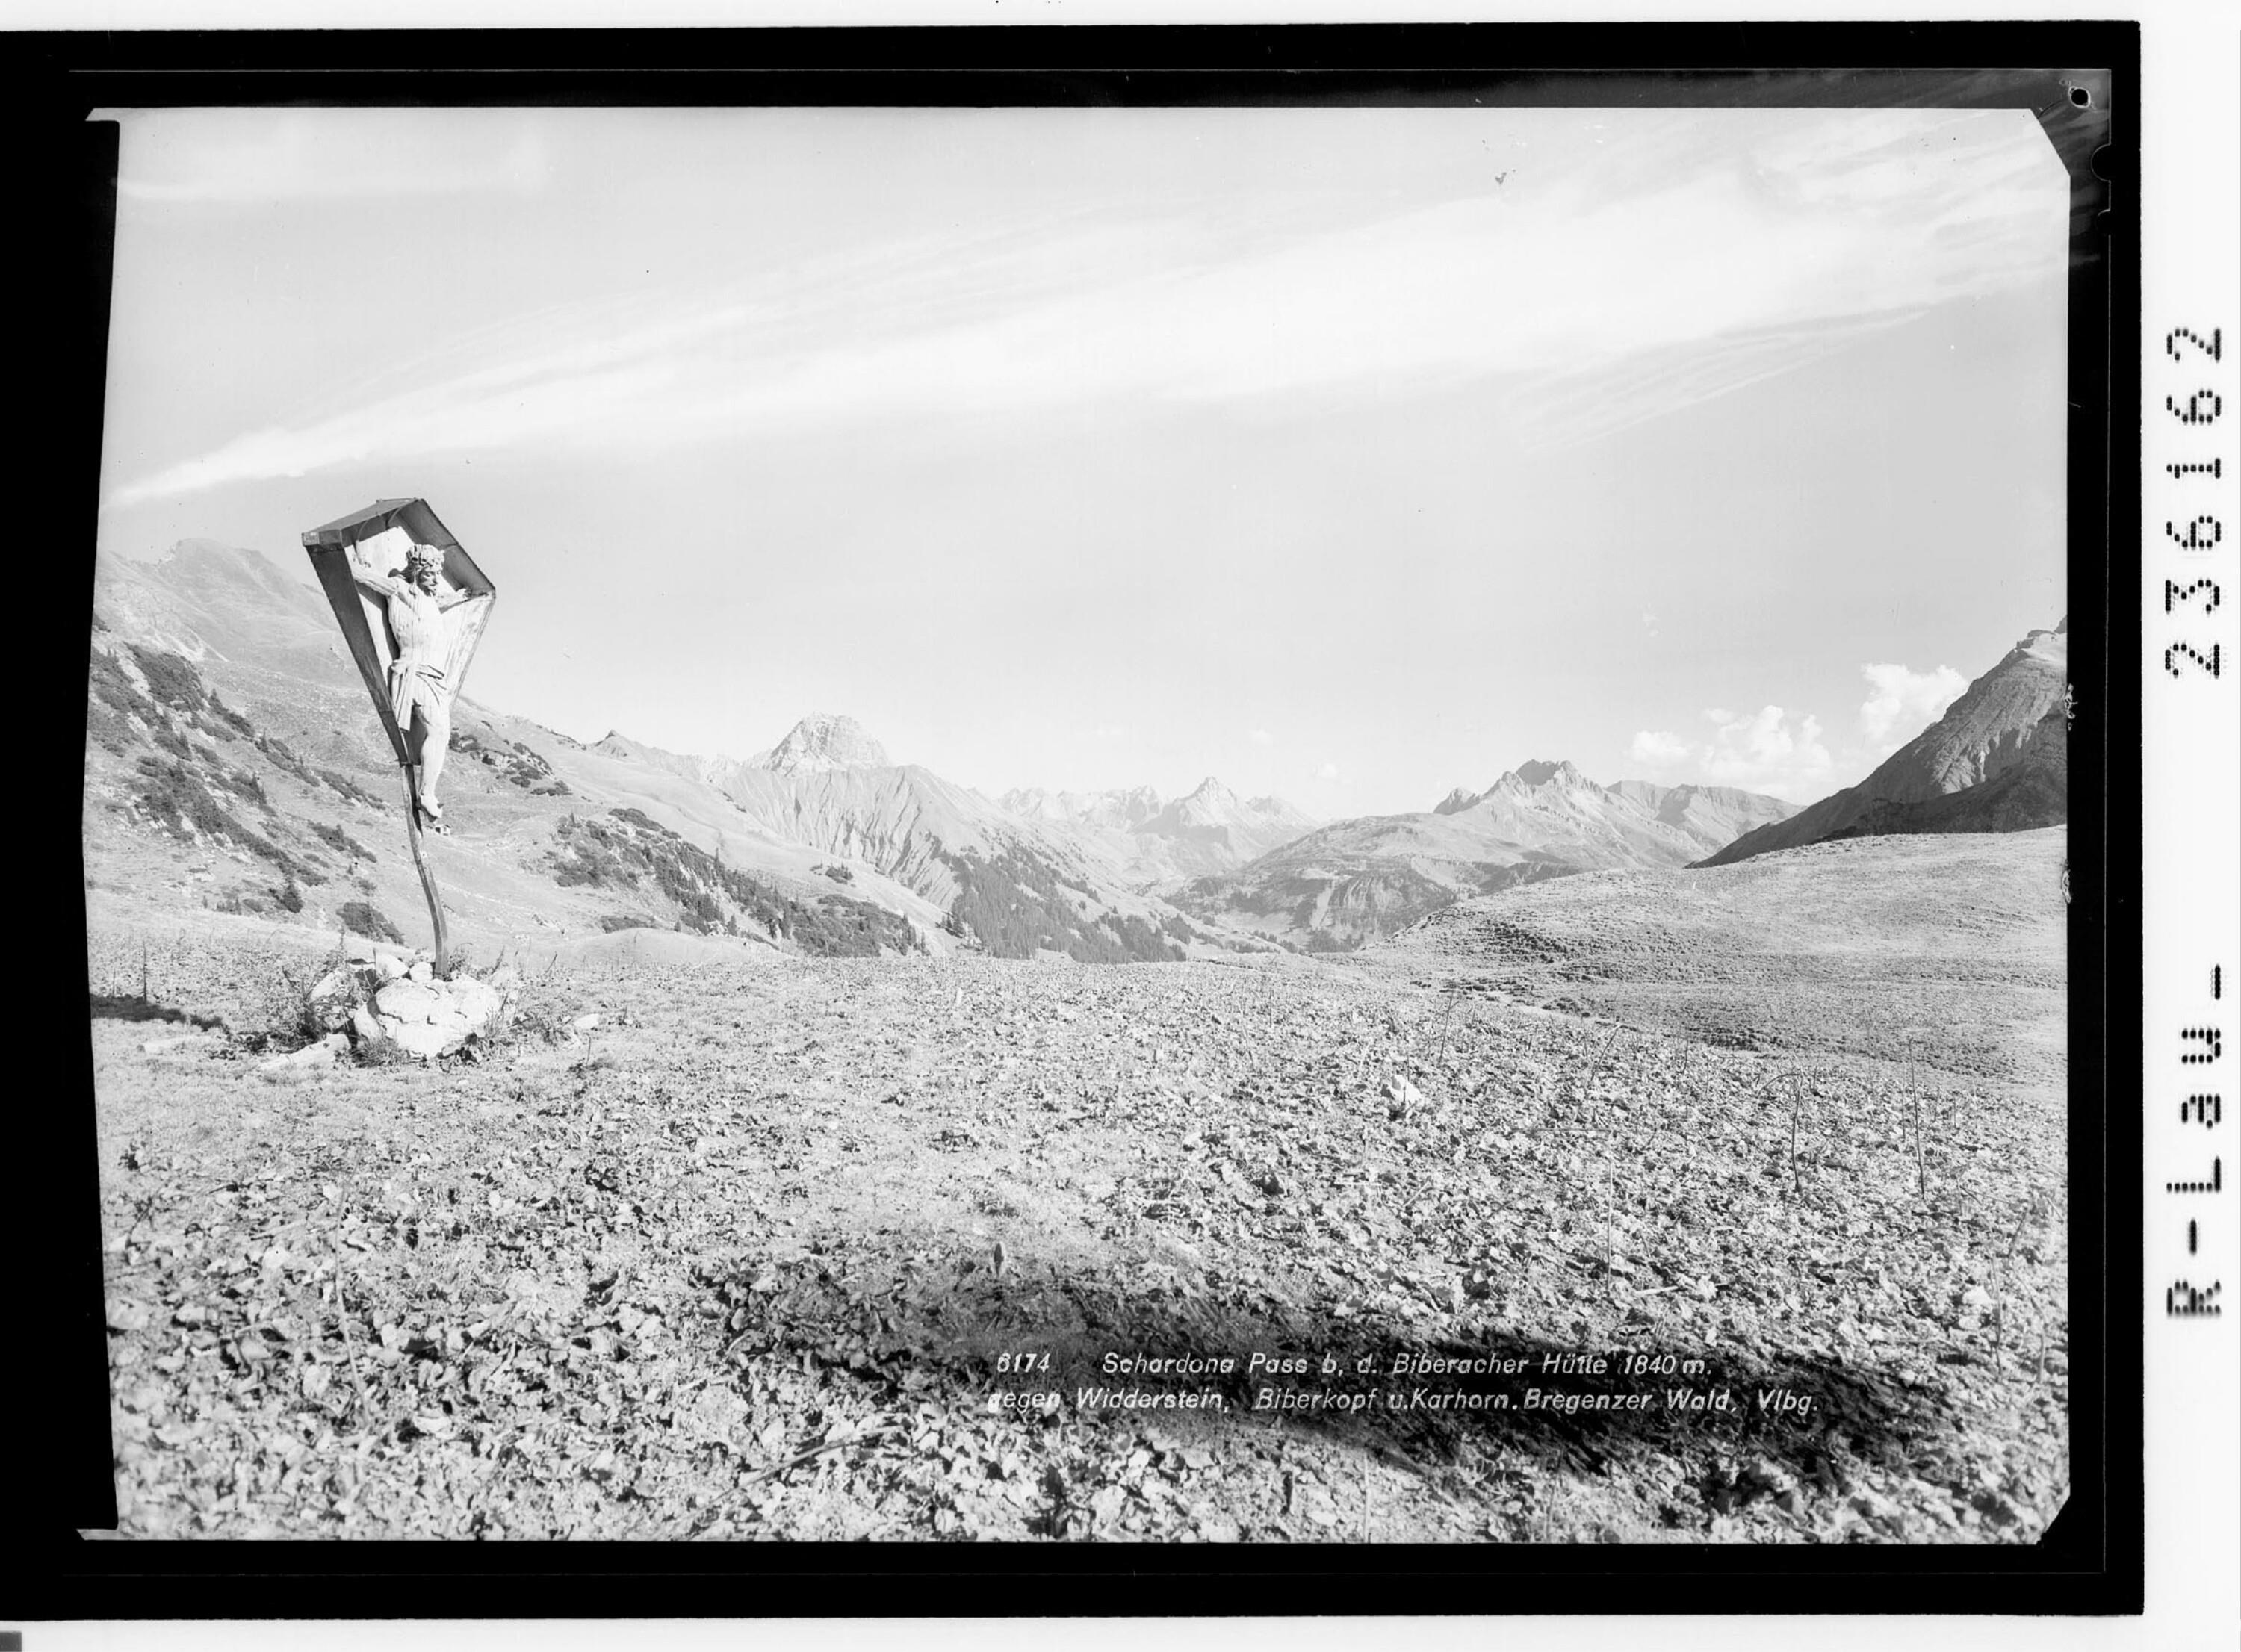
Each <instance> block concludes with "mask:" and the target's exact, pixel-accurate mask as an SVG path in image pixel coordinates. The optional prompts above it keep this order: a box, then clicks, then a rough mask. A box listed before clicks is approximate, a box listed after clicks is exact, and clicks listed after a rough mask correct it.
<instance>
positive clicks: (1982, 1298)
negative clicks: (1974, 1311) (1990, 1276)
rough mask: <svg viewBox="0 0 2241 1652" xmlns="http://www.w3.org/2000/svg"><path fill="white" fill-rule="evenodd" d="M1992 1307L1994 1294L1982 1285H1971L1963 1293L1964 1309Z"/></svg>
mask: <svg viewBox="0 0 2241 1652" xmlns="http://www.w3.org/2000/svg"><path fill="white" fill-rule="evenodd" d="M1991 1305H1992V1294H1991V1292H1990V1291H1988V1290H1986V1289H1985V1288H1984V1287H1983V1286H1982V1285H1971V1286H1970V1287H1969V1288H1968V1289H1967V1290H1965V1291H1963V1292H1962V1293H1961V1306H1962V1307H1963V1308H1990V1307H1991Z"/></svg>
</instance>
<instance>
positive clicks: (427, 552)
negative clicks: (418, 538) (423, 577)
mask: <svg viewBox="0 0 2241 1652" xmlns="http://www.w3.org/2000/svg"><path fill="white" fill-rule="evenodd" d="M423 563H425V564H426V565H428V566H430V567H431V568H434V569H436V570H437V571H438V572H442V571H443V566H444V553H443V552H440V551H438V549H436V547H435V546H434V545H414V546H413V547H412V548H411V550H410V551H408V552H405V566H406V567H408V568H417V567H418V566H420V565H422V564H423Z"/></svg>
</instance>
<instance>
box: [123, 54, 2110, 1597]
mask: <svg viewBox="0 0 2241 1652" xmlns="http://www.w3.org/2000/svg"><path fill="white" fill-rule="evenodd" d="M2056 70H2063V71H2069V70H2077V72H2076V73H2074V74H2071V75H2070V77H2069V78H2066V79H2059V80H2057V79H2056V78H2054V75H2055V73H2056ZM2033 74H2034V75H2035V76H2036V77H2035V78H2030V84H2031V85H2034V86H2037V85H2042V84H2044V85H2046V86H2050V87H2053V88H2055V89H2056V90H2055V91H2054V93H2053V94H2052V95H2051V96H2050V100H2049V103H2050V106H2049V107H2046V108H2043V109H2034V108H2032V107H2030V106H2029V105H2028V104H2026V103H2024V101H2022V100H2020V99H2017V98H2007V97H2002V96H1999V95H1997V90H1998V89H1997V86H1995V87H1993V88H1992V90H1990V91H1987V90H1985V87H1984V85H1983V84H1979V82H1980V81H1982V82H1989V81H1990V80H1995V79H1997V77H1974V78H1972V77H1962V76H1956V77H1948V78H1947V79H1945V80H1940V81H1937V82H1936V84H1930V83H1929V82H1927V81H1925V82H1923V83H1921V84H1915V83H1909V82H1904V81H1903V80H1900V81H1897V82H1893V81H1892V78H1891V77H1884V79H1883V81H1879V82H1876V84H1875V85H1872V86H1868V85H1857V84H1850V83H1848V82H1847V81H1846V78H1845V77H1844V76H1843V75H1830V76H1823V77H1817V78H1816V81H1815V84H1814V86H1813V88H1812V95H1811V96H1802V95H1801V96H1796V97H1789V96H1783V95H1782V94H1781V91H1780V89H1776V91H1774V92H1768V91H1766V90H1763V89H1755V88H1754V86H1753V84H1751V83H1749V81H1748V80H1747V79H1746V80H1742V81H1739V82H1738V83H1737V84H1736V90H1735V92H1734V95H1732V96H1729V95H1726V94H1725V93H1723V92H1721V91H1720V90H1717V89H1716V88H1715V89H1713V90H1706V91H1703V92H1702V95H1695V94H1692V95H1690V96H1689V97H1678V98H1676V97H1665V98H1662V99H1660V98H1656V97H1642V96H1639V95H1635V93H1634V92H1631V91H1629V90H1628V89H1627V88H1625V87H1618V86H1612V87H1608V88H1607V87H1605V86H1604V85H1603V84H1602V83H1601V82H1600V81H1598V80H1597V79H1596V78H1595V77H1592V76H1584V75H1583V76H1581V77H1577V78H1576V79H1575V81H1573V82H1571V83H1570V84H1568V85H1566V86H1565V87H1563V88H1562V89H1561V90H1559V91H1556V92H1554V93H1552V92H1550V91H1549V90H1546V89H1545V88H1543V89H1541V90H1536V91H1535V95H1533V96H1529V97H1508V98H1504V97H1497V96H1495V95H1493V94H1492V93H1491V92H1490V93H1489V94H1488V96H1486V97H1484V98H1483V99H1479V98H1475V97H1472V96H1470V95H1469V93H1468V89H1466V90H1464V91H1463V92H1462V93H1461V94H1459V95H1442V96H1441V97H1369V98H1363V99H1361V100H1358V101H1347V100H1344V99H1340V98H1332V99H1328V100H1326V101H1323V102H1320V103H1294V104H1281V103H1275V102H1271V101H1268V100H1260V101H1255V100H1252V99H1240V100H1238V101H1236V102H1234V103H1230V104H1221V103H1209V102H1206V101H1202V100H1181V101H1178V102H1176V103H1174V104H1167V105H1159V104H1153V103H1148V102H1134V101H1120V102H1111V103H1099V102H1098V101H1097V100H1094V99H1091V100H1086V101H1084V102H1080V103H1075V104H1064V103H1047V104H1037V103H1033V102H1027V103H1015V104H1002V103H997V104H973V103H971V102H965V103H960V104H950V105H941V104H923V105H914V104H903V103H891V104H884V105H877V104H845V105H844V104H822V105H821V104H817V103H815V102H813V101H804V102H800V103H786V104H769V105H766V106H716V105H709V106H690V105H683V104H675V105H672V106H652V105H649V106H645V107H614V106H591V105H583V106H568V105H565V104H561V105H550V106H541V107H540V106H515V107H503V106H496V105H492V106H445V105H442V104H427V105H424V106H417V107H403V106H385V107H371V106H319V105H317V104H282V105H273V106H260V107H245V106H215V105H213V106H175V107H144V108H120V109H114V110H104V111H102V112H101V114H100V116H99V118H101V119H104V120H109V121H113V122H115V123H116V124H117V164H116V181H115V191H116V199H115V237H114V249H113V276H112V284H111V289H110V300H109V318H108V335H107V367H106V374H107V376H106V386H105V395H104V403H103V424H102V438H101V451H100V498H99V516H98V534H97V554H96V561H95V565H94V569H93V573H92V578H91V580H90V585H91V592H92V612H91V643H90V674H89V679H88V692H87V699H86V716H87V726H86V740H85V746H84V752H85V758H84V796H83V814H82V841H83V853H84V903H85V913H86V942H87V955H86V963H87V971H88V991H89V993H90V1036H91V1042H92V1073H93V1098H92V1100H93V1111H94V1114H95V1130H96V1132H97V1138H98V1154H99V1197H100V1227H101V1242H102V1247H103V1250H102V1261H101V1273H102V1280H103V1291H104V1304H105V1311H106V1316H107V1320H106V1323H107V1346H108V1358H109V1361H110V1428H111V1437H112V1442H113V1448H114V1461H115V1483H116V1496H117V1526H116V1528H115V1529H114V1531H113V1532H111V1531H105V1530H104V1531H96V1532H88V1533H87V1534H85V1535H87V1536H88V1537H90V1538H96V1539H99V1540H101V1541H104V1542H135V1541H138V1540H151V1539H173V1540H181V1539H184V1540H240V1539H289V1540H301V1539H320V1540H340V1541H342V1542H346V1543H347V1542H357V1541H361V1540H379V1539H444V1540H455V1541H458V1542H466V1541H471V1540H484V1541H490V1542H518V1541H522V1540H570V1541H576V1542H596V1541H599V1540H631V1541H647V1540H659V1541H664V1542H704V1543H712V1544H722V1543H735V1544H744V1543H778V1544H791V1543H823V1542H870V1543H873V1544H879V1545H933V1544H942V1543H973V1542H980V1543H1000V1544H1009V1545H1040V1546H1044V1547H1045V1548H1055V1546H1058V1545H1063V1544H1072V1545H1114V1544H1121V1545H1153V1546H1175V1545H1184V1544H1207V1543H1213V1544H1224V1545H1236V1546H1242V1547H1243V1548H1261V1549H1266V1548H1274V1547H1281V1546H1286V1545H1291V1546H1300V1545H1307V1546H1327V1547H1329V1548H1332V1549H1334V1550H1336V1549H1339V1548H1350V1547H1352V1546H1363V1545H1369V1546H1376V1545H1404V1544H1405V1545H1436V1546H1445V1548H1447V1550H1448V1551H1451V1552H1461V1551H1462V1550H1464V1549H1466V1548H1471V1547H1474V1546H1475V1547H1478V1548H1489V1549H1500V1548H1504V1547H1506V1546H1521V1547H1522V1546H1534V1547H1540V1546H1549V1545H1595V1544H1618V1545H1644V1546H1658V1545H1665V1546H1700V1547H1701V1546H1715V1547H1728V1548H1754V1547H1757V1548H1776V1547H1779V1546H1801V1545H1823V1546H1825V1545H1836V1546H1870V1547H1874V1546H1882V1547H1884V1548H1893V1549H1896V1548H1901V1547H1910V1546H1921V1545H1940V1546H1949V1547H1954V1548H1963V1547H1973V1548H1982V1549H1984V1550H1988V1551H1989V1550H1995V1549H2001V1548H2010V1549H2012V1548H2029V1547H2030V1546H2033V1545H2037V1544H2039V1543H2041V1542H2043V1541H2044V1540H2045V1539H2046V1538H2047V1537H2048V1535H2049V1533H2050V1529H2051V1528H2052V1527H2053V1524H2054V1522H2056V1520H2057V1516H2059V1515H2061V1514H2062V1513H2063V1511H2064V1508H2065V1505H2066V1504H2067V1503H2068V1502H2070V1498H2071V1495H2072V1492H2073V1488H2074V1485H2075V1478H2076V1475H2077V1472H2078V1470H2077V1465H2076V1464H2074V1462H2073V1442H2072V1423H2073V1418H2072V1408H2073V1395H2072V1390H2071V1376H2072V1368H2073V1363H2074V1362H2076V1363H2081V1364H2091V1363H2093V1362H2095V1361H2097V1360H2098V1358H2099V1353H2098V1349H2097V1348H2094V1347H2090V1346H2086V1347H2074V1346H2073V1341H2072V1324H2073V1315H2074V1314H2077V1313H2078V1312H2080V1311H2081V1309H2080V1305H2079V1304H2077V1303H2074V1302H2073V1301H2072V1300H2071V1280H2072V1267H2071V1263H2072V1256H2071V1250H2070V1237H2071V1234H2072V1227H2071V1222H2072V1218H2073V1214H2074V1210H2073V1206H2074V1204H2075V1202H2076V1200H2077V1194H2078V1191H2079V1187H2078V1177H2077V1165H2076V1164H2075V1162H2074V1154H2075V1151H2076V1144H2075V1142H2074V1141H2073V1138H2072V1119H2073V1100H2072V1094H2073V1092H2072V1084H2073V1078H2074V1076H2075V1075H2074V1074H2073V1073H2072V1057H2073V1043H2074V1039H2075V1036H2076V1024H2075V1021H2074V1019H2073V1017H2074V1013H2077V1011H2078V1009H2079V1005H2078V1002H2077V993H2076V992H2075V990H2074V983H2073V981H2072V979H2071V964H2070V960H2071V958H2072V953H2071V946H2070V943H2071V933H2072V931H2071V923H2072V917H2073V903H2074V901H2075V900H2076V899H2077V887H2076V886H2073V878H2072V872H2073V867H2072V865H2071V855H2070V788H2069V752H2070V734H2071V730H2072V719H2073V717H2074V716H2075V714H2076V703H2075V698H2074V696H2073V693H2072V690H2071V662H2070V646H2071V635H2072V633H2071V628H2070V619H2071V611H2072V598H2073V594H2076V595H2077V597H2078V599H2079V605H2080V610H2081V612H2082V613H2087V614H2090V615H2091V616H2092V618H2091V619H2090V626H2089V625H2088V623H2087V622H2086V621H2085V620H2084V619H2081V622H2080V623H2081V631H2082V632H2084V633H2085V634H2087V635H2090V634H2092V632H2093V630H2094V629H2096V628H2098V627H2100V626H2101V625H2104V623H2105V621H2104V618H2103V616H2104V614H2105V612H2106V610H2105V603H2106V594H2105V592H2101V591H2098V590H2096V591H2090V592H2077V593H2073V591H2072V589H2071V584H2072V569H2073V554H2074V552H2075V550H2076V547H2077V540H2078V532H2079V528H2080V525H2079V524H2078V523H2077V522H2076V521H2074V520H2073V509H2074V506H2073V499H2074V494H2073V489H2072V479H2071V478H2072V467H2073V465H2074V464H2075V463H2076V461H2077V455H2076V454H2075V453H2074V452H2073V451H2072V450H2071V441H2072V433H2073V431H2074V429H2075V419H2076V417H2077V409H2076V408H2075V406H2074V405H2073V401H2072V396H2073V393H2074V389H2073V387H2074V385H2075V383H2076V380H2075V378H2074V377H2073V374H2074V371H2075V369H2076V365H2077V364H2076V363H2074V362H2073V360H2072V342H2071V341H2072V338H2073V329H2074V324H2075V323H2076V322H2077V318H2076V317H2075V316H2074V315H2073V314H2072V309H2071V306H2072V303H2073V275H2074V265H2075V264H2076V262H2077V257H2078V256H2079V254H2078V249H2079V247H2080V246H2081V245H2083V244H2084V242H2083V240H2082V239H2081V232H2080V231H2079V228H2078V217H2079V213H2080V211H2081V207H2080V202H2081V200H2082V199H2084V198H2085V197H2084V194H2082V193H2081V191H2086V192H2090V188H2091V186H2092V179H2091V177H2090V173H2087V172H2085V171H2084V167H2083V165H2082V163H2081V162H2080V161H2079V159H2078V153H2079V150H2080V149H2081V146H2083V147H2085V148H2089V149H2090V144H2091V143H2093V142H2095V141H2098V140H2097V138H2096V137H2095V136H2094V135H2095V134H2096V133H2105V130H2106V120H2107V110H2106V108H2105V104H2106V100H2107V98H2108V97H2109V93H2110V79H2109V77H2108V76H2107V75H2106V74H2105V73H2100V72H2097V70H2094V69H2093V67H2092V66H2091V65H2085V66H2083V67H2082V68H2081V67H2080V66H2076V65H2057V66H2056V67H2055V69H2052V70H2048V71H2046V72H2044V73H2038V72H2037V71H2033ZM2017 75H2018V78H2019V79H2020V78H2025V77H2024V72H2023V71H2017ZM1629 84H1631V83H1629ZM1892 84H1896V89H1897V91H1898V92H1899V93H1903V95H1886V92H1887V91H1888V90H1889V88H1890V85H1892ZM1955 89H1958V90H1961V91H1963V92H1965V93H1967V95H1966V96H1956V97H1945V96H1942V95H1941V93H1942V92H1943V91H1946V90H1955ZM1622 94H1623V95H1622ZM2079 875H2080V878H2081V879H2084V878H2085V876H2086V873H2085V871H2084V869H2083V868H2080V869H2079ZM2095 886H2096V887H2098V885H2097V884H2096V885H2095ZM2094 1013H2099V1012H2098V1011H2097V1010H2096V1011H2095V1012H2094ZM2096 1047H2097V1045H2096ZM2094 1078H2095V1082H2098V1074H2097V1073H2096V1074H2095V1075H2094ZM2094 1322H2095V1323H2096V1324H2097V1323H2098V1321H2097V1319H2096V1320H2095V1321H2094ZM2096 1472H2098V1470H2096Z"/></svg>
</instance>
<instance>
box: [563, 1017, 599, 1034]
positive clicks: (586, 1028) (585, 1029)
mask: <svg viewBox="0 0 2241 1652" xmlns="http://www.w3.org/2000/svg"><path fill="white" fill-rule="evenodd" d="M568 1025H569V1026H571V1027H574V1028H575V1029H576V1030H577V1031H578V1032H579V1033H589V1032H591V1031H592V1029H593V1028H595V1027H598V1026H599V1017H598V1016H597V1015H579V1016H578V1017H577V1018H576V1019H575V1020H572V1021H571V1022H569V1023H568Z"/></svg>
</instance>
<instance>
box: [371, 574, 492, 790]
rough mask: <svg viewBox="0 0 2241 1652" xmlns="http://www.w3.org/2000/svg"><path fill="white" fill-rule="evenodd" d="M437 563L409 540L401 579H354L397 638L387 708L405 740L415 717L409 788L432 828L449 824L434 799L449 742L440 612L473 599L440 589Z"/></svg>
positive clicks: (446, 638) (446, 636)
mask: <svg viewBox="0 0 2241 1652" xmlns="http://www.w3.org/2000/svg"><path fill="white" fill-rule="evenodd" d="M443 569H444V558H443V553H442V552H438V550H436V549H435V548H434V547H433V546H431V545H414V546H413V547H412V549H411V551H410V552H408V553H407V554H406V556H405V578H403V579H397V578H396V577H395V576H394V573H393V572H392V574H391V577H390V578H389V579H364V578H360V579H358V580H357V585H358V589H359V590H360V591H363V592H365V594H366V595H367V596H369V597H371V598H372V599H374V600H375V601H377V602H379V603H380V604H382V605H383V608H384V612H386V613H387V615H388V616H389V632H390V635H391V637H393V638H394V639H396V642H397V657H396V658H395V659H392V660H391V662H390V665H389V709H390V712H391V714H392V715H393V716H394V717H395V718H396V719H397V727H398V732H400V733H402V734H404V735H405V737H406V739H408V741H409V740H410V739H411V730H412V725H413V721H414V719H416V718H417V719H418V721H419V724H420V747H419V750H420V783H419V784H418V786H415V787H414V788H413V790H414V792H415V793H416V795H417V796H418V800H419V806H420V813H421V815H422V816H423V817H424V818H425V819H426V821H427V823H428V826H429V828H430V829H431V831H436V832H448V831H449V830H450V829H451V828H450V827H448V826H445V824H444V811H443V806H442V805H440V804H439V803H438V802H437V800H436V782H437V780H438V779H439V778H440V777H441V776H442V774H443V772H444V759H445V754H446V753H448V752H450V750H451V746H452V686H451V684H450V683H449V682H448V681H446V680H445V679H446V675H447V673H446V670H445V661H446V659H448V658H449V655H450V652H451V635H450V632H449V631H448V630H447V629H446V627H445V623H444V615H445V612H446V611H447V610H450V609H452V608H456V607H458V606H459V605H461V604H462V603H465V602H470V601H472V600H473V599H472V595H471V594H469V593H468V592H459V593H458V594H457V595H454V596H452V597H449V598H445V597H444V596H442V595H441V594H440V592H442V590H443V588H444V578H443ZM408 749H409V747H408Z"/></svg>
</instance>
